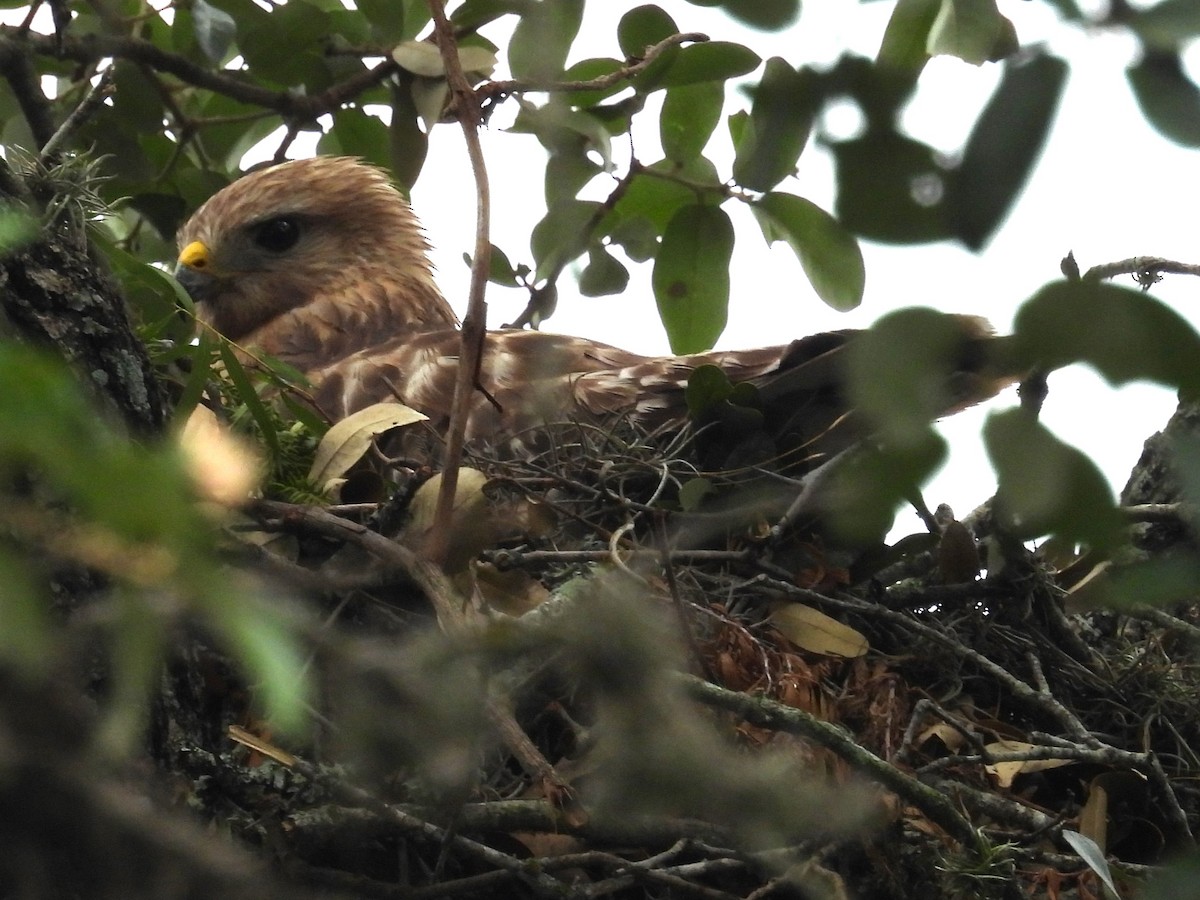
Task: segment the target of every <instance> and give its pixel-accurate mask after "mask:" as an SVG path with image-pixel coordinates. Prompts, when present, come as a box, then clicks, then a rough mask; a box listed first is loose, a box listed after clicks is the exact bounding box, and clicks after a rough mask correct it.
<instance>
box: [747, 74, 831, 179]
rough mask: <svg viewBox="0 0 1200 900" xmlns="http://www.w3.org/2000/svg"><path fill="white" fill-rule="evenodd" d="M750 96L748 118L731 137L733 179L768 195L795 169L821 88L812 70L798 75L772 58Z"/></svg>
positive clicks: (809, 128)
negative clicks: (766, 192) (752, 99)
mask: <svg viewBox="0 0 1200 900" xmlns="http://www.w3.org/2000/svg"><path fill="white" fill-rule="evenodd" d="M753 97H754V103H753V105H752V106H751V107H750V117H749V120H748V121H746V122H745V123H744V124H743V125H742V127H741V130H740V132H739V134H738V136H737V137H736V138H735V139H734V146H735V148H736V150H737V152H736V155H735V157H734V160H733V180H734V181H736V182H737V183H738V184H740V185H742V187H745V188H749V189H750V190H752V191H769V190H770V189H771V188H773V187H775V185H777V184H779V182H781V181H783V179H784V178H787V177H788V176H789V175H792V174H793V173H795V171H796V160H798V159H799V158H800V153H801V151H803V150H804V145H805V144H806V143H807V142H808V134H809V131H810V130H811V129H812V123H813V117H814V116H815V115H816V113H817V110H818V109H819V108H820V104H821V100H822V97H821V91H820V85H819V81H818V79H817V77H816V76H815V75H814V74H813V73H812V72H811V71H810V70H807V69H805V70H803V71H797V70H796V69H793V68H792V67H791V66H790V65H788V64H787V62H786V61H784V60H783V59H780V58H779V57H777V56H776V57H772V58H771V59H769V60H767V65H766V68H765V70H764V71H763V77H762V81H760V82H759V83H758V85H757V86H756V87H755V88H753ZM731 125H732V123H731Z"/></svg>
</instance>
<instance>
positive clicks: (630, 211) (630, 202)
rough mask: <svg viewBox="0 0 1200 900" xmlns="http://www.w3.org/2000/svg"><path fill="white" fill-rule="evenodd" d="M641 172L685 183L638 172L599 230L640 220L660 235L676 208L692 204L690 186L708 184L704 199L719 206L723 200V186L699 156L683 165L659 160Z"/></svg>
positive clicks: (711, 166)
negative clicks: (679, 180)
mask: <svg viewBox="0 0 1200 900" xmlns="http://www.w3.org/2000/svg"><path fill="white" fill-rule="evenodd" d="M644 169H646V170H648V171H650V172H658V173H661V174H662V175H667V176H677V177H679V178H680V179H684V180H686V181H687V182H688V184H687V185H684V184H681V183H679V182H678V181H674V180H672V178H671V177H659V176H657V175H650V174H647V173H646V172H643V171H639V172H638V173H637V174H635V175H634V177H633V178H632V179H631V180H630V182H629V187H628V188H627V189H626V191H625V193H624V194H622V195H621V197H620V199H619V200H617V204H616V207H615V208H614V209H613V211H612V213H611V214H610V215H609V217H608V218H606V219H605V222H604V224H603V227H602V230H603V232H604V233H608V232H609V231H610V230H611V229H612V228H613V227H615V225H616V223H618V222H623V221H625V220H628V219H637V218H644V219H646V220H647V221H648V222H650V224H651V225H653V226H654V229H655V231H656V232H657V233H658V234H662V233H663V231H665V230H666V227H667V223H668V222H670V221H671V219H672V218H673V217H674V216H675V214H676V213H677V212H678V211H679V208H680V207H682V206H686V205H688V204H691V203H695V202H696V195H697V191H696V190H695V189H694V188H693V187H692V185H697V184H702V185H711V186H712V187H711V193H710V192H709V191H702V192H701V193H702V194H703V195H705V199H711V200H712V202H714V203H719V202H720V201H721V200H722V199H723V198H724V186H723V185H722V184H721V182H720V180H719V178H718V177H717V172H716V168H715V167H714V166H713V164H712V163H711V162H709V161H708V160H707V159H705V158H704V157H703V156H700V157H697V158H696V159H694V160H692V161H691V162H690V163H689V164H687V165H685V166H680V165H679V164H677V163H673V162H671V161H670V160H666V159H660V160H659V161H658V162H655V163H651V164H650V165H649V166H645V167H644Z"/></svg>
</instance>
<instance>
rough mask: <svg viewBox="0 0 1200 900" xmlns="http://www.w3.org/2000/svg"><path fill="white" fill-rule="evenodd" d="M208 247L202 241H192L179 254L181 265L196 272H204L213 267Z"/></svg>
mask: <svg viewBox="0 0 1200 900" xmlns="http://www.w3.org/2000/svg"><path fill="white" fill-rule="evenodd" d="M210 256H211V254H210V253H209V251H208V247H206V246H205V245H204V243H203V242H202V241H192V242H191V243H190V244H188V245H187V246H186V247H184V248H183V250H181V251H180V253H179V265H181V266H187V268H189V269H192V270H193V271H196V272H204V271H206V270H208V269H209V268H210V266H211V262H212V260H211V259H210Z"/></svg>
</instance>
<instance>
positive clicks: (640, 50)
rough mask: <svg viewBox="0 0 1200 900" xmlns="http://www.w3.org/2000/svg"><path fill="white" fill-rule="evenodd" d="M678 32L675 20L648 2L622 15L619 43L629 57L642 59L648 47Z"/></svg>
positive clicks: (618, 31)
mask: <svg viewBox="0 0 1200 900" xmlns="http://www.w3.org/2000/svg"><path fill="white" fill-rule="evenodd" d="M678 33H679V26H677V25H676V24H675V20H674V19H672V18H671V17H670V16H669V15H667V14H666V13H665V12H663V10H662V9H661V8H660V7H658V6H654V5H653V4H649V3H648V4H646V5H645V6H637V7H634V8H633V9H631V10H630V11H629V12H627V13H625V15H623V16H621V21H620V22H619V23H618V24H617V43H618V44H619V45H620V47H621V52H622V53H624V54H625V56H626V58H627V59H641V58H642V57H643V55H644V54H645V52H646V48H647V47H652V46H654V45H655V44H657V43H659V42H660V41H662V40H665V39H666V38H669V37H670V36H671V35H673V34H678Z"/></svg>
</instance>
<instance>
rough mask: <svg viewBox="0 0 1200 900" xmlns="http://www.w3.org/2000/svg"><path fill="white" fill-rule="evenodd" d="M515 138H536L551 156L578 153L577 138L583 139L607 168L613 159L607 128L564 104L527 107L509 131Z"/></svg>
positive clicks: (584, 112) (580, 111)
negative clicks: (531, 136) (522, 136)
mask: <svg viewBox="0 0 1200 900" xmlns="http://www.w3.org/2000/svg"><path fill="white" fill-rule="evenodd" d="M509 130H510V131H512V132H514V133H515V134H535V135H537V138H538V140H539V141H540V142H541V144H542V146H543V147H545V148H546V149H547V150H550V151H551V152H552V153H557V152H561V151H569V150H572V149H574V150H575V151H576V152H579V149H580V148H579V147H578V137H583V138H586V139H587V141H588V142H589V144H590V149H593V150H595V151H596V152H597V153H599V154H600V156H601V158H602V159H603V160H604V165H605V166H608V165H609V164H610V162H611V159H612V140H611V135H610V134H609V131H608V129H607V128H605V127H604V125H603V124H602V123H601V122H600V120H599V119H597V118H596V117H595V116H594V115H592V114H591V112H590V111H587V110H578V109H572V108H571V107H569V106H567V105H566V104H565V103H563V102H554V101H552V102H550V103H547V104H546V105H545V106H530V105H526V106H525V107H523V108H522V110H521V112H520V113H518V115H517V118H516V121H515V122H513V124H512V127H511V128H510V129H509Z"/></svg>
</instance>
